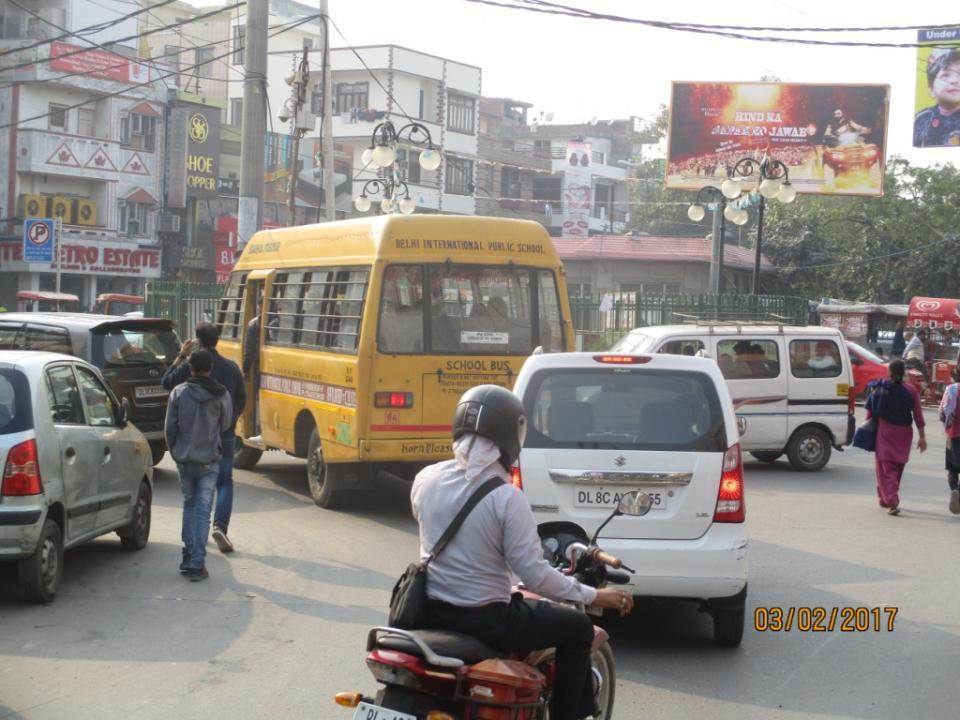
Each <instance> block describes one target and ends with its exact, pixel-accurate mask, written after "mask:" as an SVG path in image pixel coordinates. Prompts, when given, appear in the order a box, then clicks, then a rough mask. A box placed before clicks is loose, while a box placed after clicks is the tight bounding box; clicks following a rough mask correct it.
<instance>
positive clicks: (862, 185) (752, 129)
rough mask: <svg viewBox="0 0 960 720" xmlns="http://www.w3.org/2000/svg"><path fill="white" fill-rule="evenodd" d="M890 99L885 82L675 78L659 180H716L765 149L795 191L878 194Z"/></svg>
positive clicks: (696, 185) (689, 186) (695, 185)
mask: <svg viewBox="0 0 960 720" xmlns="http://www.w3.org/2000/svg"><path fill="white" fill-rule="evenodd" d="M889 100H890V86H889V85H812V84H810V85H808V84H793V83H760V82H757V83H719V82H718V83H705V82H704V83H701V82H696V83H695V82H675V83H674V84H673V90H672V93H671V109H670V130H669V134H668V143H669V147H668V151H667V168H666V178H665V183H666V186H667V187H668V188H677V189H684V190H698V189H700V188H701V187H703V186H704V185H707V184H717V183H720V182H722V181H723V180H724V179H725V178H727V177H728V176H730V175H731V174H732V172H733V167H734V165H736V163H737V161H738V160H740V159H741V158H744V157H753V158H756V159H760V158H761V157H763V155H764V153H768V154H769V155H770V157H772V158H774V159H776V160H780V161H781V162H783V163H784V164H785V165H786V166H787V169H788V170H789V172H790V182H791V183H792V184H793V186H794V188H795V189H796V191H797V192H801V193H815V194H824V195H882V194H883V169H884V158H885V151H886V137H887V110H888V105H889Z"/></svg>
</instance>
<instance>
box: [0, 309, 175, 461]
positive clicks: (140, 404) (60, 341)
mask: <svg viewBox="0 0 960 720" xmlns="http://www.w3.org/2000/svg"><path fill="white" fill-rule="evenodd" d="M173 325H174V323H173V321H172V320H166V319H163V318H128V317H122V316H111V315H87V314H83V313H52V312H50V313H44V312H34V313H3V314H2V315H0V350H42V351H45V352H57V353H64V354H66V355H74V356H76V357H79V358H83V359H84V360H86V361H87V362H89V363H91V364H93V365H95V366H97V367H98V368H99V369H100V372H101V373H103V377H104V380H106V381H107V384H109V385H110V389H111V390H113V392H114V394H115V395H116V396H117V398H119V399H120V400H121V402H122V400H123V398H126V399H127V401H128V402H129V403H130V422H132V423H133V424H134V425H136V427H137V429H138V430H140V432H142V433H143V434H144V436H145V437H146V438H147V440H148V441H149V442H150V450H151V452H152V454H153V463H154V465H156V464H157V463H158V462H160V459H161V458H162V457H163V454H164V453H165V452H166V449H167V447H166V442H165V441H164V439H163V420H164V416H165V414H166V411H167V396H168V393H167V391H166V390H164V389H163V387H162V386H161V385H160V379H161V378H162V377H163V373H164V372H165V371H166V369H167V368H168V367H169V366H170V364H171V363H172V362H173V361H174V359H175V358H176V357H177V354H178V353H179V352H180V340H179V339H178V338H177V335H176V333H175V332H174V331H173Z"/></svg>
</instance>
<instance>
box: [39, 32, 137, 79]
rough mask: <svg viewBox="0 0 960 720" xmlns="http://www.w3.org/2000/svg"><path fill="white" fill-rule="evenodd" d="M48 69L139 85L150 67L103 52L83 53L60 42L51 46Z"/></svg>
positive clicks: (91, 51)
mask: <svg viewBox="0 0 960 720" xmlns="http://www.w3.org/2000/svg"><path fill="white" fill-rule="evenodd" d="M50 68H51V69H52V70H60V71H62V72H65V73H71V74H73V73H77V74H82V75H86V76H89V77H98V78H103V79H104V80H115V81H116V82H122V83H141V82H146V81H147V80H149V79H150V76H149V73H150V68H149V66H148V65H146V63H142V62H138V61H137V60H136V59H135V58H128V57H124V56H123V55H117V54H116V53H112V52H108V51H106V50H98V49H91V50H84V49H83V48H81V47H80V46H78V45H71V44H69V43H65V42H59V41H54V42H52V43H50Z"/></svg>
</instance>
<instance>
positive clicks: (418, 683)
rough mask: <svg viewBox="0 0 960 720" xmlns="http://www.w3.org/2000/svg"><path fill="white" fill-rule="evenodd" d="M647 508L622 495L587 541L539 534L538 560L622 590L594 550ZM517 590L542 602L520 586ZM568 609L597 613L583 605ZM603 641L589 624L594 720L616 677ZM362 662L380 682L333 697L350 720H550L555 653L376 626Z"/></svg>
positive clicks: (618, 565)
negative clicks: (615, 527) (620, 520)
mask: <svg viewBox="0 0 960 720" xmlns="http://www.w3.org/2000/svg"><path fill="white" fill-rule="evenodd" d="M652 505H653V499H652V498H651V497H650V496H649V495H647V494H646V493H641V492H637V491H634V492H629V493H625V494H624V495H622V496H621V497H620V498H619V500H618V503H617V506H616V507H615V508H614V509H613V511H612V512H611V513H610V515H609V517H607V519H606V520H605V521H604V522H603V523H602V524H601V525H600V527H598V528H597V531H596V532H595V533H594V535H593V537H592V538H591V539H590V540H589V541H587V542H584V540H585V536H579V535H574V534H572V533H566V532H560V533H554V534H544V533H541V547H542V548H543V552H544V557H545V558H546V559H547V560H548V561H549V562H550V563H551V564H552V565H553V566H554V567H556V568H558V569H559V570H560V571H561V572H564V573H566V574H568V575H573V576H574V577H576V578H577V579H578V580H579V581H580V582H581V583H583V584H585V585H590V586H591V587H595V588H602V587H605V586H606V585H608V584H619V585H626V584H628V583H629V582H630V578H631V574H632V573H633V572H634V571H633V570H632V569H631V568H629V567H627V566H625V565H624V564H623V563H622V562H621V561H620V559H619V558H616V557H613V556H612V555H609V554H607V553H605V552H604V551H603V550H602V549H600V548H599V547H598V546H597V544H596V543H597V538H598V537H599V535H600V531H601V530H603V528H604V527H606V525H607V523H609V522H610V521H611V520H613V519H614V518H615V517H618V516H621V515H631V516H637V517H639V516H642V515H646V514H647V512H649V510H650V508H651V507H652ZM515 590H516V591H518V592H521V593H523V595H524V596H525V597H527V598H530V599H534V600H542V599H543V598H541V597H540V596H538V595H536V594H535V593H533V592H530V591H529V590H526V589H524V588H523V586H518V587H517V588H515ZM570 605H571V607H575V608H577V609H578V610H579V611H580V612H585V613H588V614H591V615H599V614H602V610H599V609H596V608H592V607H585V606H584V605H583V604H582V603H570ZM608 638H609V635H608V634H607V632H606V631H605V630H604V629H603V628H600V627H597V626H596V625H595V626H594V638H593V654H592V662H591V665H592V667H591V679H592V682H593V692H594V698H595V700H596V702H597V707H598V708H600V714H599V715H598V716H597V717H598V720H610V719H611V718H612V717H613V703H614V695H615V689H616V688H615V684H616V674H615V669H614V659H613V651H612V650H611V649H610V643H609V641H608ZM366 662H367V667H368V668H369V669H370V672H371V673H372V674H373V676H374V678H376V680H377V681H378V682H380V683H382V684H383V687H382V688H380V690H379V691H378V692H377V693H376V695H375V696H374V697H367V696H365V695H363V694H362V693H360V692H342V693H338V694H337V695H336V697H335V698H334V701H335V702H336V703H337V704H338V705H340V706H341V707H347V708H354V714H353V720H549V705H550V695H551V690H552V687H553V681H554V677H555V657H554V650H553V649H547V650H537V651H535V652H532V653H529V654H523V653H515V654H512V655H511V654H509V653H502V652H499V651H497V650H495V649H493V648H491V647H489V646H487V645H485V644H484V643H482V642H480V641H479V640H477V639H476V638H473V637H471V636H469V635H463V634H461V633H454V632H447V631H443V630H412V631H408V630H398V629H396V628H390V627H375V628H371V629H370V631H369V633H368V635H367V658H366Z"/></svg>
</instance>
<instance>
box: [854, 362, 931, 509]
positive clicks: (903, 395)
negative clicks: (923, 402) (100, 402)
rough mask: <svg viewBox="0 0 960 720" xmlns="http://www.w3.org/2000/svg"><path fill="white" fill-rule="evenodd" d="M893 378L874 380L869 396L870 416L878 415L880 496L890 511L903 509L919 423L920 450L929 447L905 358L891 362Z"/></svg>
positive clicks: (876, 456)
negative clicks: (906, 475) (908, 381)
mask: <svg viewBox="0 0 960 720" xmlns="http://www.w3.org/2000/svg"><path fill="white" fill-rule="evenodd" d="M889 371H890V378H889V379H887V380H876V381H874V382H872V383H870V386H869V395H868V397H867V404H866V407H867V418H868V419H869V418H876V422H877V444H876V451H875V461H876V472H877V496H878V498H879V500H880V507H882V508H886V510H887V513H888V514H890V515H898V514H899V513H900V495H899V492H900V481H901V479H902V478H903V470H904V468H905V467H906V465H907V461H908V460H909V459H910V448H911V446H912V444H913V428H912V425H914V424H916V426H917V433H918V434H919V436H920V440H919V442H918V443H917V448H918V449H919V450H920V452H924V451H925V450H926V449H927V439H926V436H925V434H924V425H925V422H924V419H923V409H922V408H921V407H920V394H919V393H918V392H917V390H916V388H914V387H913V386H912V385H905V384H904V382H903V376H904V373H905V372H906V367H905V365H904V362H903V360H894V361H893V362H891V363H890V370H889Z"/></svg>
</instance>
